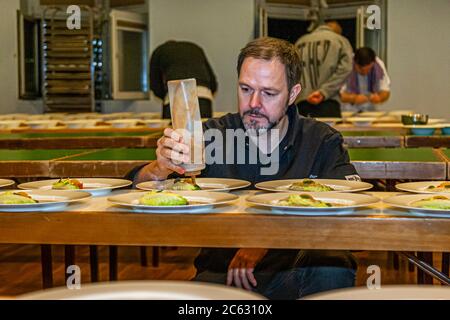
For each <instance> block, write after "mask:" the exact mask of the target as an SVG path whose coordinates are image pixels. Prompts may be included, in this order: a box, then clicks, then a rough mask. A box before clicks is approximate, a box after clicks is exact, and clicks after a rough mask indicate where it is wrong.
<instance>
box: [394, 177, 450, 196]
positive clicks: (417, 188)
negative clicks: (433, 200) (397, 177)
mask: <svg viewBox="0 0 450 320" xmlns="http://www.w3.org/2000/svg"><path fill="white" fill-rule="evenodd" d="M443 182H449V181H443V180H442V181H421V182H407V183H399V184H397V185H395V187H396V188H397V189H398V190H402V191H407V192H413V193H443V192H447V193H448V192H450V189H448V190H447V191H433V190H428V189H427V188H428V187H429V186H435V187H436V186H438V185H440V184H441V183H443Z"/></svg>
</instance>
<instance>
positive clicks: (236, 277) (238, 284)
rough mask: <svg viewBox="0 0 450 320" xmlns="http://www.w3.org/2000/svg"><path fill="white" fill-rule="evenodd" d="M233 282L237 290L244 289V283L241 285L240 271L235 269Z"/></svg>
mask: <svg viewBox="0 0 450 320" xmlns="http://www.w3.org/2000/svg"><path fill="white" fill-rule="evenodd" d="M233 282H234V286H235V287H237V288H242V283H241V279H240V277H239V269H238V268H236V269H233Z"/></svg>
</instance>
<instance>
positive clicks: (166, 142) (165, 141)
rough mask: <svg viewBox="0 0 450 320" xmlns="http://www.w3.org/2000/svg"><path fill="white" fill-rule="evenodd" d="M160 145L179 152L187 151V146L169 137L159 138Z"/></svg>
mask: <svg viewBox="0 0 450 320" xmlns="http://www.w3.org/2000/svg"><path fill="white" fill-rule="evenodd" d="M160 140H161V141H160V145H161V146H162V147H165V148H169V149H173V150H175V151H178V152H181V153H189V151H190V150H189V146H187V145H185V144H183V143H179V142H177V141H175V140H173V139H171V138H167V137H163V138H161V139H160Z"/></svg>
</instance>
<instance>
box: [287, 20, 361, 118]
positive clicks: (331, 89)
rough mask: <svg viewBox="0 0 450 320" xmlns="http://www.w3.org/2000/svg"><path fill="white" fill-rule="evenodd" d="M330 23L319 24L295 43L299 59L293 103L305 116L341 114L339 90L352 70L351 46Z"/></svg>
mask: <svg viewBox="0 0 450 320" xmlns="http://www.w3.org/2000/svg"><path fill="white" fill-rule="evenodd" d="M332 27H333V25H329V24H324V25H321V26H319V27H318V28H316V29H315V30H314V31H313V32H311V33H309V34H307V35H304V36H302V37H301V38H300V39H298V40H297V42H296V44H295V46H296V47H297V49H298V50H299V53H300V58H301V60H302V76H301V80H300V85H301V86H302V91H301V93H300V95H299V97H298V98H297V101H296V103H297V106H298V109H299V112H300V114H302V115H303V116H305V117H341V107H340V102H339V90H340V88H341V87H342V85H343V84H344V83H345V81H346V80H347V77H348V76H349V75H350V72H351V71H352V56H353V49H352V47H351V45H350V43H349V41H348V40H347V39H346V38H344V37H343V36H341V35H339V34H338V33H336V32H335V31H333V28H332Z"/></svg>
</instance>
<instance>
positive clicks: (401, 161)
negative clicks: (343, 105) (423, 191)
mask: <svg viewBox="0 0 450 320" xmlns="http://www.w3.org/2000/svg"><path fill="white" fill-rule="evenodd" d="M348 151H349V154H350V159H351V161H352V163H353V164H354V165H355V167H356V170H357V171H358V173H359V174H360V176H361V177H362V178H364V179H418V180H420V179H422V180H430V179H437V180H443V179H444V180H445V179H446V178H447V165H448V164H447V162H446V160H445V159H444V158H443V156H442V153H441V152H440V151H439V150H437V149H432V148H410V149H405V148H371V149H352V148H350V149H349V150H348Z"/></svg>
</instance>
